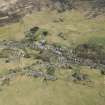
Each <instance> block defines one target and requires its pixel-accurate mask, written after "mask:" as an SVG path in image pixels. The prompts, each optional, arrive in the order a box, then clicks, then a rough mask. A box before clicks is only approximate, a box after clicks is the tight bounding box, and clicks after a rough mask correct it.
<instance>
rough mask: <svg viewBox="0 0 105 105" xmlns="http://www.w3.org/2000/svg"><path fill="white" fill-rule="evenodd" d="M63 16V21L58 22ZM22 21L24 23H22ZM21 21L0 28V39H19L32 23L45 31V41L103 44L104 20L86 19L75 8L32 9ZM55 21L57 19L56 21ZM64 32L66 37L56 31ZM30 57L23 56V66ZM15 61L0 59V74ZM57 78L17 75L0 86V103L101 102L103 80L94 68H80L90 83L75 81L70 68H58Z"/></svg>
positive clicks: (104, 87)
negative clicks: (37, 10)
mask: <svg viewBox="0 0 105 105" xmlns="http://www.w3.org/2000/svg"><path fill="white" fill-rule="evenodd" d="M59 18H61V19H63V22H60V21H59ZM23 21H24V22H23ZM23 21H20V22H19V23H14V24H11V25H7V26H5V27H1V28H0V40H20V39H22V38H23V37H24V31H26V30H28V29H30V28H31V27H33V26H39V27H41V28H43V29H46V30H48V32H49V35H48V36H47V41H48V42H49V43H59V44H62V45H67V46H76V45H78V44H80V43H85V42H90V43H101V44H103V45H104V44H105V19H104V17H102V16H99V17H97V18H95V19H88V18H86V17H84V16H83V15H82V13H80V12H77V11H74V10H73V11H71V12H68V11H66V12H64V13H60V14H58V13H57V12H56V11H53V12H51V11H50V12H49V11H44V12H35V13H33V14H31V15H27V16H25V17H24V19H23ZM56 21H58V22H56ZM60 32H62V33H64V37H65V39H66V40H63V39H62V38H60V37H59V36H58V34H59V33H60ZM33 61H34V59H31V60H30V59H24V61H23V63H24V65H29V64H31V63H32V62H33ZM16 66H17V64H16V63H14V62H12V63H9V64H5V63H3V59H0V74H4V73H5V72H7V71H8V69H10V68H15V67H16ZM59 72H60V73H57V75H58V74H60V75H58V77H59V78H61V79H59V80H57V81H53V82H51V81H48V83H47V84H46V83H43V82H42V79H41V78H38V79H33V78H29V77H25V76H18V77H17V78H16V79H15V80H13V81H11V83H10V85H9V86H4V87H0V90H1V91H0V105H104V104H105V84H104V82H105V80H104V77H102V76H101V75H100V73H99V71H98V70H90V69H89V68H87V67H83V68H82V72H84V73H86V74H88V75H89V78H90V79H91V80H92V81H93V82H92V83H91V84H88V85H82V84H75V83H74V82H72V81H71V79H67V77H68V76H69V75H71V70H66V71H65V70H60V71H59Z"/></svg>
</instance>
